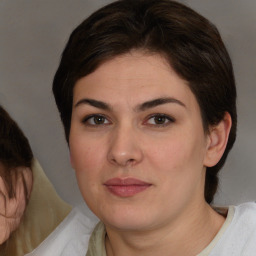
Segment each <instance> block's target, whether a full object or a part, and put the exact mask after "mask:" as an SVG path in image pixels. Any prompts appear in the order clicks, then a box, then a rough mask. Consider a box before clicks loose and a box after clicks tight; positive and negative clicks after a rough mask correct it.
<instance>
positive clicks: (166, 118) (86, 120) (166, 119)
mask: <svg viewBox="0 0 256 256" xmlns="http://www.w3.org/2000/svg"><path fill="white" fill-rule="evenodd" d="M96 118H102V119H103V120H104V121H103V123H98V124H97V123H95V120H96ZM156 118H163V119H164V123H160V124H157V123H154V124H150V123H148V122H149V120H150V119H155V121H156ZM90 119H92V120H94V124H90V123H89V121H90ZM105 121H107V122H108V123H105ZM174 122H175V119H174V118H173V117H170V116H169V115H166V114H160V113H157V114H152V115H150V116H148V117H147V118H146V121H144V122H143V124H147V123H148V125H149V126H152V127H159V128H161V127H166V126H168V125H170V124H171V123H174ZM82 123H83V124H85V125H87V126H91V127H99V126H106V125H110V124H111V123H112V122H111V120H110V121H109V119H108V118H107V117H106V116H104V115H100V114H92V115H89V116H86V117H85V118H84V119H83V120H82Z"/></svg>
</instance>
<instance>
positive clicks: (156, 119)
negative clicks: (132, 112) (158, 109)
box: [147, 114, 175, 127]
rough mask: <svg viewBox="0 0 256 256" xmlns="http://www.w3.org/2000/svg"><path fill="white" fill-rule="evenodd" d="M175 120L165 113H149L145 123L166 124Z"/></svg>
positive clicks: (161, 125)
mask: <svg viewBox="0 0 256 256" xmlns="http://www.w3.org/2000/svg"><path fill="white" fill-rule="evenodd" d="M174 121H175V120H174V118H172V117H170V116H168V115H165V114H155V115H151V116H150V117H149V118H148V119H147V124H149V125H154V126H160V127H163V126H167V125H169V124H170V123H173V122H174Z"/></svg>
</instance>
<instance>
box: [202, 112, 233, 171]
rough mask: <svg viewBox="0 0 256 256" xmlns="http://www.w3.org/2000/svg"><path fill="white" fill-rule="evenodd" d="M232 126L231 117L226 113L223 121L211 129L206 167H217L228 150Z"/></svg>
mask: <svg viewBox="0 0 256 256" xmlns="http://www.w3.org/2000/svg"><path fill="white" fill-rule="evenodd" d="M231 126H232V119H231V116H230V114H229V113H228V112H226V113H225V115H224V117H223V119H222V120H221V121H220V122H219V123H218V124H217V125H215V126H212V127H210V131H209V134H208V143H207V149H206V150H207V151H206V155H205V159H204V165H205V166H206V167H212V166H214V165H216V164H217V163H218V162H219V160H220V159H221V157H222V155H223V153H224V151H225V149H226V145H227V142H228V137H229V132H230V129H231Z"/></svg>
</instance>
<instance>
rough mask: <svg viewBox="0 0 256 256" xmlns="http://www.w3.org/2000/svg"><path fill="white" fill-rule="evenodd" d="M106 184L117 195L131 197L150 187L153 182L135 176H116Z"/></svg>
mask: <svg viewBox="0 0 256 256" xmlns="http://www.w3.org/2000/svg"><path fill="white" fill-rule="evenodd" d="M104 186H105V187H106V188H107V189H108V190H109V191H110V192H111V193H112V194H114V195H116V196H119V197H131V196H134V195H136V194H138V193H140V192H142V191H144V190H146V189H148V188H149V187H151V186H152V184H150V183H147V182H145V181H141V180H138V179H135V178H114V179H110V180H108V181H106V182H105V183H104Z"/></svg>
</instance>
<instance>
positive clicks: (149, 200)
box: [69, 52, 209, 230]
mask: <svg viewBox="0 0 256 256" xmlns="http://www.w3.org/2000/svg"><path fill="white" fill-rule="evenodd" d="M73 104H74V105H73V111H72V118H71V130H70V139H69V144H70V154H71V162H72V166H73V168H74V169H75V171H76V176H77V180H78V185H79V187H80V190H81V193H82V195H83V197H84V199H85V201H86V203H87V204H88V206H89V207H90V208H91V210H92V211H93V212H94V213H95V214H96V215H97V216H98V217H99V218H100V219H101V220H103V222H104V223H105V224H106V225H110V226H112V227H115V228H120V229H126V230H127V229H145V230H146V229H152V228H153V227H157V226H161V225H165V224H166V223H168V222H172V221H174V220H175V218H177V216H179V215H180V214H182V213H184V212H186V211H188V209H189V208H191V207H192V205H193V207H195V206H196V205H198V204H201V203H202V202H204V178H205V157H206V152H207V149H208V147H209V139H208V137H207V136H206V135H205V132H204V129H203V125H202V119H201V115H200V109H199V106H198V103H197V101H196V99H195V97H194V95H193V93H192V92H191V90H190V88H189V87H188V85H187V84H186V82H185V81H184V80H182V79H181V78H180V77H179V76H178V75H177V74H176V73H175V72H174V71H173V70H172V69H171V68H170V66H169V65H168V64H167V62H166V61H165V59H164V58H162V57H161V56H160V55H145V54H143V53H141V52H133V53H131V54H126V55H122V56H119V57H116V58H114V59H112V60H110V61H108V62H106V63H104V64H102V65H101V66H100V67H99V68H98V69H97V70H96V71H94V72H93V73H91V74H89V75H88V76H86V77H84V78H82V79H80V80H79V81H78V82H77V84H76V85H75V87H74V98H73ZM136 183H137V184H136Z"/></svg>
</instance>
